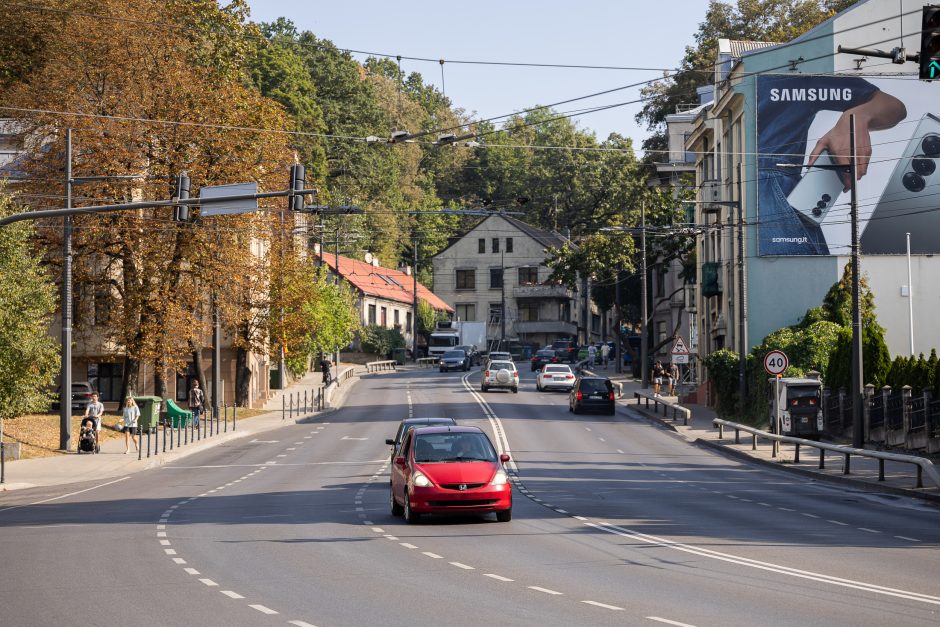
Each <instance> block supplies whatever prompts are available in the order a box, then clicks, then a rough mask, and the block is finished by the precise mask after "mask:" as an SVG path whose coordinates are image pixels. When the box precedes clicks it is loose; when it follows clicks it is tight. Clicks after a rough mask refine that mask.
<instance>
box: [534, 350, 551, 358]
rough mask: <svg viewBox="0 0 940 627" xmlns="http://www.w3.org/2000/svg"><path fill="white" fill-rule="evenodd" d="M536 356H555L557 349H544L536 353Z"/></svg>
mask: <svg viewBox="0 0 940 627" xmlns="http://www.w3.org/2000/svg"><path fill="white" fill-rule="evenodd" d="M535 356H536V357H554V356H555V351H553V350H543V351H539V352H537V353H536V354H535Z"/></svg>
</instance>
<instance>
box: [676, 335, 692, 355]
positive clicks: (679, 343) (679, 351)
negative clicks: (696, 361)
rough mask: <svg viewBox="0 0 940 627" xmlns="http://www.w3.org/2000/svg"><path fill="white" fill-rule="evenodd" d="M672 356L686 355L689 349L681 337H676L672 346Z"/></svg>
mask: <svg viewBox="0 0 940 627" xmlns="http://www.w3.org/2000/svg"><path fill="white" fill-rule="evenodd" d="M672 354H673V355H688V354H689V348H688V347H687V346H686V345H685V340H683V339H682V336H681V335H677V336H676V343H675V344H673V345H672Z"/></svg>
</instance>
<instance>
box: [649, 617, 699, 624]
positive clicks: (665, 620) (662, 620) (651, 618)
mask: <svg viewBox="0 0 940 627" xmlns="http://www.w3.org/2000/svg"><path fill="white" fill-rule="evenodd" d="M646 618H647V619H648V620H654V621H656V622H657V623H666V624H667V625H675V626H676V627H695V625H690V624H689V623H680V622H679V621H675V620H669V619H668V618H660V617H659V616H647V617H646Z"/></svg>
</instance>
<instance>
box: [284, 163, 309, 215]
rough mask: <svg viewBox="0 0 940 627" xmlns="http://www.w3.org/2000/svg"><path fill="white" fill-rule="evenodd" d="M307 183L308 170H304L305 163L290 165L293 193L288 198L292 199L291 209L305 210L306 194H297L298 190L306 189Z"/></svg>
mask: <svg viewBox="0 0 940 627" xmlns="http://www.w3.org/2000/svg"><path fill="white" fill-rule="evenodd" d="M306 184H307V182H306V172H305V170H304V166H303V164H300V163H295V164H294V165H292V166H291V167H290V190H291V192H292V193H291V195H290V196H288V198H289V199H290V210H291V211H301V210H303V208H304V196H303V194H297V193H296V192H298V191H300V190H302V189H304V187H305V186H306Z"/></svg>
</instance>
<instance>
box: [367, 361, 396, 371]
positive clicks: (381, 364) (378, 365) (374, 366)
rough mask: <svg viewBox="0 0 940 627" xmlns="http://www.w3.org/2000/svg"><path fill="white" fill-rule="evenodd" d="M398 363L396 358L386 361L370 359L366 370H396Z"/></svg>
mask: <svg viewBox="0 0 940 627" xmlns="http://www.w3.org/2000/svg"><path fill="white" fill-rule="evenodd" d="M397 365H398V362H397V361H395V360H394V359H386V360H384V361H370V362H366V372H378V371H379V370H395V366H397Z"/></svg>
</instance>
